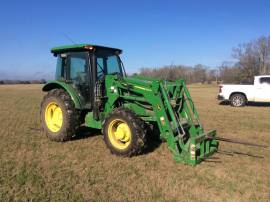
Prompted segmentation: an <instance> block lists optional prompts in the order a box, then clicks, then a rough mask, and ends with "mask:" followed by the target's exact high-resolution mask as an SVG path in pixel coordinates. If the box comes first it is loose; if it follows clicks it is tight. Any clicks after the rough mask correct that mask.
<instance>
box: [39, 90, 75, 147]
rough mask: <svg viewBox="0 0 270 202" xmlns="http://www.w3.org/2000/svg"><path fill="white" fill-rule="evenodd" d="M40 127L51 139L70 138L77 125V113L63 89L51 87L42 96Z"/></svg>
mask: <svg viewBox="0 0 270 202" xmlns="http://www.w3.org/2000/svg"><path fill="white" fill-rule="evenodd" d="M40 117H41V124H42V128H43V130H44V131H45V133H46V135H47V137H48V138H49V139H50V140H52V141H57V142H63V141H67V140H69V139H71V138H72V137H73V136H74V135H75V131H76V129H77V128H78V127H79V113H78V111H77V110H76V109H75V105H74V102H73V101H72V99H71V97H70V96H69V94H68V93H67V92H66V91H64V90H63V89H53V90H51V91H49V92H48V94H47V95H45V96H44V98H43V101H42V103H41V108H40Z"/></svg>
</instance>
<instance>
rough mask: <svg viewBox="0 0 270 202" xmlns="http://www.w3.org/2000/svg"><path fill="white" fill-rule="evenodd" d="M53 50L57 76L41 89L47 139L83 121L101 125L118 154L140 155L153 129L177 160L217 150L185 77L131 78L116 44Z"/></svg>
mask: <svg viewBox="0 0 270 202" xmlns="http://www.w3.org/2000/svg"><path fill="white" fill-rule="evenodd" d="M51 52H52V53H53V54H54V56H56V57H57V65H56V74H55V80H53V81H49V82H48V83H47V84H45V86H44V87H43V89H42V90H43V91H45V92H47V94H46V95H45V97H44V99H43V101H42V103H41V120H42V127H43V129H44V131H45V132H46V134H47V136H48V137H49V139H51V140H53V141H67V140H69V139H71V138H72V137H73V136H74V135H76V131H77V129H78V128H79V127H80V126H81V125H84V126H86V127H90V128H95V129H100V130H101V132H102V134H103V137H104V141H105V143H106V145H107V147H108V148H109V149H110V151H111V153H113V154H116V155H120V156H128V157H130V156H133V155H137V154H140V153H142V152H143V151H144V150H145V148H146V146H147V144H151V142H147V141H149V138H148V136H149V135H151V133H154V131H155V133H158V137H159V138H161V139H162V140H165V141H166V142H167V145H168V148H169V150H170V151H171V152H172V154H173V157H174V159H175V160H176V161H177V162H183V163H186V164H190V165H196V164H198V163H199V162H201V161H202V160H203V159H205V158H206V157H207V156H209V155H211V154H213V153H214V152H215V151H217V148H218V142H217V140H215V136H216V131H215V130H213V131H210V132H208V133H205V131H204V129H203V127H202V125H201V123H200V120H199V115H198V113H197V111H196V109H195V106H194V103H193V101H192V99H191V96H190V94H189V91H188V89H187V87H186V84H185V82H184V80H181V79H180V80H177V81H175V82H169V81H165V80H159V79H153V78H146V77H141V76H130V77H129V76H127V75H126V73H125V69H124V66H123V63H122V61H121V59H120V57H119V55H120V54H121V53H122V51H121V50H120V49H116V48H109V47H103V46H96V45H89V44H79V45H70V46H61V47H56V48H53V49H52V50H51ZM151 129H152V130H151Z"/></svg>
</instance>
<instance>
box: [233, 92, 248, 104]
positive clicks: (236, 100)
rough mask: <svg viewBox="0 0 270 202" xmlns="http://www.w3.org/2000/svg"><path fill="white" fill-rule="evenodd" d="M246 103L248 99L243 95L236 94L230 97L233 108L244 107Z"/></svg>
mask: <svg viewBox="0 0 270 202" xmlns="http://www.w3.org/2000/svg"><path fill="white" fill-rule="evenodd" d="M246 102H247V100H246V97H245V96H244V95H243V94H239V93H236V94H233V95H232V96H231V97H230V103H231V106H233V107H243V106H245V105H246Z"/></svg>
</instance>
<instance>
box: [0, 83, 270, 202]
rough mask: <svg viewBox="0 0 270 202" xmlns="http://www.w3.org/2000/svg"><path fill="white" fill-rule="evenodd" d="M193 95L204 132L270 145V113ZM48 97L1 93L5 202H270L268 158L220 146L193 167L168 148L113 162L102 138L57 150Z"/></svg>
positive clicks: (28, 88) (23, 91)
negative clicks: (49, 129) (44, 123)
mask: <svg viewBox="0 0 270 202" xmlns="http://www.w3.org/2000/svg"><path fill="white" fill-rule="evenodd" d="M190 91H191V95H192V97H193V99H194V101H195V104H196V106H197V109H198V111H199V114H200V117H201V121H202V123H203V125H204V126H205V128H206V130H210V129H217V131H218V135H219V136H223V137H227V138H235V139H240V140H244V141H249V142H254V143H258V144H268V145H270V106H258V105H252V106H248V107H244V108H233V107H230V106H229V105H219V104H218V102H217V100H216V99H215V97H216V95H217V87H216V86H209V85H193V86H190ZM42 97H43V93H42V92H41V86H40V85H13V86H0V201H270V150H267V149H261V148H254V147H253V148H252V147H247V146H243V145H237V144H234V145H233V144H228V143H223V142H221V145H220V152H219V153H217V154H215V155H214V156H213V157H212V158H211V159H208V160H207V161H205V162H203V163H201V164H200V165H198V166H196V167H190V166H187V165H183V164H177V163H175V162H174V161H173V160H172V155H171V153H170V152H169V150H168V149H167V147H166V144H165V143H162V144H159V143H158V142H153V143H152V149H151V151H149V152H148V153H146V154H144V155H141V156H137V157H133V158H120V157H116V156H113V155H111V154H110V152H109V150H108V149H107V148H106V146H105V144H104V142H103V139H102V136H101V135H99V134H100V132H99V131H91V130H83V131H81V136H78V137H77V138H75V139H74V140H72V141H69V142H65V143H56V142H51V141H50V140H49V139H47V138H46V136H45V135H44V134H43V132H42V131H41V130H40V123H39V105H40V102H41V99H42Z"/></svg>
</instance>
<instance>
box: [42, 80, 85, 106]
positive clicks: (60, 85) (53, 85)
mask: <svg viewBox="0 0 270 202" xmlns="http://www.w3.org/2000/svg"><path fill="white" fill-rule="evenodd" d="M53 89H64V90H65V91H66V92H67V93H68V94H69V96H70V97H71V99H72V100H73V102H74V104H75V108H76V109H81V108H82V105H81V102H80V99H79V97H78V96H77V93H76V91H75V90H74V89H73V88H72V87H71V86H70V85H68V84H66V83H64V82H60V81H48V82H47V83H46V84H45V85H44V86H43V87H42V91H43V92H48V91H50V90H53Z"/></svg>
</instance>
